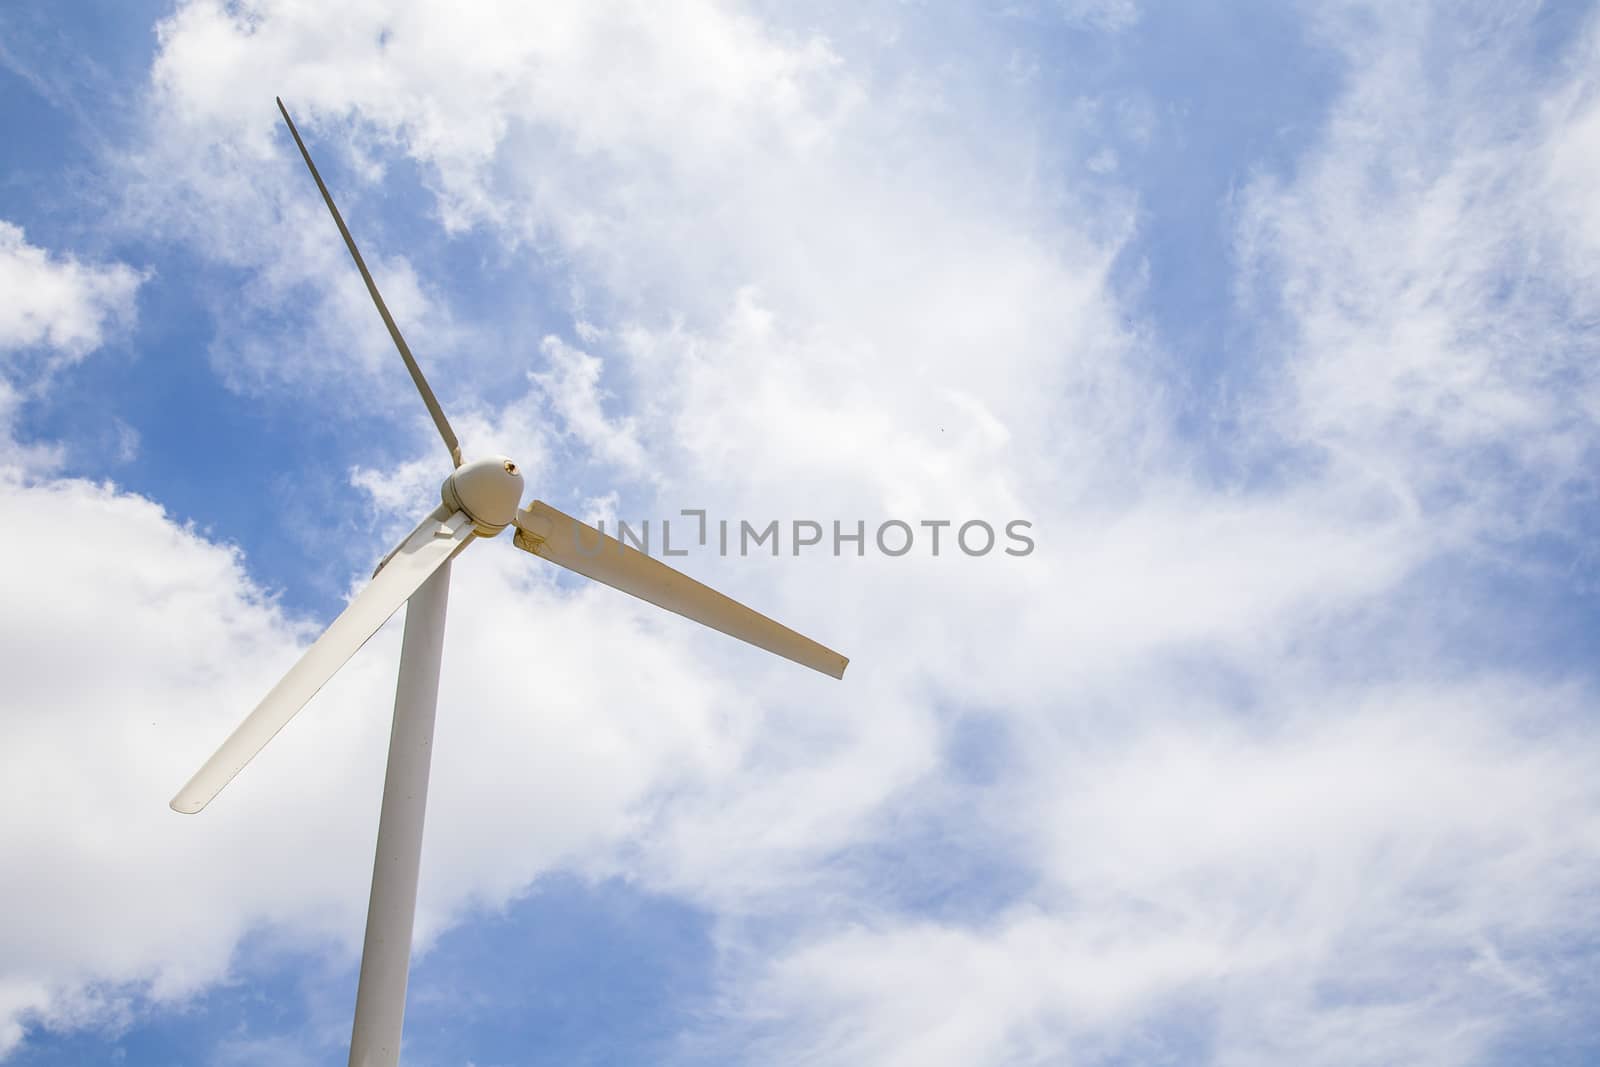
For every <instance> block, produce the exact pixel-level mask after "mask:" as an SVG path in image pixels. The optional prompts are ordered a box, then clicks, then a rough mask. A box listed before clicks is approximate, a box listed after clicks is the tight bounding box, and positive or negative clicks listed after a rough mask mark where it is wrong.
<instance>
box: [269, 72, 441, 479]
mask: <svg viewBox="0 0 1600 1067" xmlns="http://www.w3.org/2000/svg"><path fill="white" fill-rule="evenodd" d="M274 99H276V100H277V101H278V110H279V111H281V112H283V121H284V122H286V123H288V124H289V133H290V134H292V135H293V136H294V143H295V144H297V145H299V146H300V155H301V156H303V157H304V158H305V161H306V166H307V167H309V168H310V169H311V177H312V178H314V179H316V182H317V188H318V189H320V190H321V191H322V199H323V202H324V203H326V204H327V205H328V211H329V213H330V214H332V215H333V221H334V223H335V224H336V225H337V226H338V227H339V233H340V234H341V235H342V236H343V237H344V244H345V247H346V248H348V249H350V258H351V259H353V260H355V261H356V269H357V270H359V271H360V272H361V280H362V281H364V282H366V283H367V292H369V293H371V294H372V302H373V303H374V304H376V305H378V314H379V315H381V316H383V324H384V325H385V326H387V327H389V336H390V337H392V338H394V346H395V347H396V348H398V349H399V350H400V358H401V359H403V360H405V361H406V370H408V371H410V372H411V380H412V381H413V382H416V383H417V392H419V393H421V394H422V402H423V403H424V404H426V405H428V414H429V415H432V416H433V424H434V425H435V426H437V427H438V428H439V436H440V437H443V438H444V443H445V447H446V448H448V449H450V461H451V462H452V463H454V464H455V465H456V466H457V467H459V466H461V442H460V441H458V440H456V432H455V431H454V430H452V429H451V428H450V421H449V420H448V419H446V418H445V417H444V409H443V408H441V407H440V406H439V400H438V398H437V397H435V396H434V395H433V390H432V389H431V388H429V387H428V379H426V378H424V377H423V376H422V368H421V367H419V366H417V360H416V357H414V356H413V355H412V354H411V348H410V347H409V346H408V345H407V344H406V339H405V338H404V337H401V336H400V327H398V326H396V325H395V324H394V316H392V315H390V314H389V306H388V305H387V304H385V303H384V302H383V296H382V295H381V294H379V292H378V285H377V283H376V282H374V281H373V280H372V272H371V271H369V270H367V264H366V261H365V260H363V259H362V258H361V250H360V249H358V248H357V247H356V239H355V238H354V237H351V236H350V228H349V227H348V226H346V225H345V224H344V217H343V216H342V215H340V214H339V209H338V208H337V207H336V206H334V203H333V196H332V194H330V193H329V192H328V187H327V186H326V185H325V184H323V181H322V175H320V174H318V173H317V165H316V164H315V163H313V162H311V153H310V152H308V151H307V150H306V143H305V142H304V141H302V140H301V139H300V131H299V130H297V129H295V128H294V119H291V118H290V117H289V109H288V108H286V107H284V106H283V100H282V99H281V98H277V97H274Z"/></svg>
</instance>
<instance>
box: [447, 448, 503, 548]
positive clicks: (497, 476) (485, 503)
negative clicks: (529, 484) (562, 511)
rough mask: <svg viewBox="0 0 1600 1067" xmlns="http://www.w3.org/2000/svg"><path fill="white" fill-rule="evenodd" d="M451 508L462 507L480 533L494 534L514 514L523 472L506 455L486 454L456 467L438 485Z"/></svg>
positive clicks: (482, 535)
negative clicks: (441, 483) (442, 482)
mask: <svg viewBox="0 0 1600 1067" xmlns="http://www.w3.org/2000/svg"><path fill="white" fill-rule="evenodd" d="M439 496H440V497H441V498H442V499H443V500H444V504H445V507H447V508H449V509H450V510H451V511H464V512H466V514H467V518H469V519H471V520H472V525H473V528H474V529H475V530H476V531H477V532H478V536H480V537H493V536H495V535H496V534H498V533H499V532H500V531H501V530H504V529H505V528H506V527H507V526H510V525H511V523H512V521H513V520H514V519H515V518H516V516H517V507H518V505H520V504H521V503H522V474H521V472H519V471H518V470H517V465H516V464H515V463H513V462H512V461H511V460H509V459H507V458H506V457H505V456H488V457H485V458H484V459H475V460H473V461H472V462H471V463H465V464H462V465H461V466H460V467H457V468H456V469H455V471H454V473H452V474H451V475H450V477H448V478H446V479H445V480H444V484H443V485H441V486H440V487H439Z"/></svg>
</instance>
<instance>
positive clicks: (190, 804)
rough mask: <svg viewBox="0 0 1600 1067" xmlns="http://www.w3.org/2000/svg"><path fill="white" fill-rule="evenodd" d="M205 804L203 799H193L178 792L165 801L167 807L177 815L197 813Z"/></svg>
mask: <svg viewBox="0 0 1600 1067" xmlns="http://www.w3.org/2000/svg"><path fill="white" fill-rule="evenodd" d="M205 806H206V802H205V801H203V800H194V799H192V798H190V797H186V796H184V795H183V794H182V793H179V794H178V795H177V796H175V797H173V798H172V799H171V800H170V801H168V803H167V807H169V808H171V809H172V810H173V811H175V812H177V813H178V814H179V815H197V814H199V813H200V810H201V809H202V808H204V807H205Z"/></svg>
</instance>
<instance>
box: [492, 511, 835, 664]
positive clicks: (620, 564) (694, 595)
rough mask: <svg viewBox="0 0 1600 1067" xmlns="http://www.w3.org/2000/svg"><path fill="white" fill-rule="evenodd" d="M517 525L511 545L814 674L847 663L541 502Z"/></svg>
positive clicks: (521, 516) (520, 517) (522, 514)
mask: <svg viewBox="0 0 1600 1067" xmlns="http://www.w3.org/2000/svg"><path fill="white" fill-rule="evenodd" d="M516 524H517V533H516V537H515V539H514V540H515V542H516V545H517V547H518V548H522V549H525V550H527V551H529V552H532V553H533V554H534V555H536V556H538V557H540V558H541V559H547V560H549V561H550V562H551V563H554V564H556V565H557V566H559V567H565V568H567V569H568V570H570V571H577V572H578V573H579V574H581V575H583V576H584V577H586V578H593V579H594V580H595V581H597V582H600V583H601V584H603V585H609V586H610V587H611V588H613V589H620V590H622V591H623V592H624V593H627V594H629V595H630V596H636V597H638V598H639V599H640V600H646V601H649V602H650V603H652V604H654V605H656V607H659V608H666V609H667V610H668V611H671V612H676V613H677V614H679V615H682V616H683V617H684V618H686V619H693V620H694V621H695V622H698V623H700V624H701V625H704V626H709V627H711V628H712V629H713V630H721V631H722V632H723V633H725V634H727V635H728V636H729V637H737V638H738V639H739V640H741V641H747V642H749V643H750V644H752V645H755V646H756V647H757V648H764V649H766V650H767V651H768V652H772V653H776V654H777V655H779V656H782V657H783V658H784V659H788V660H793V661H794V662H796V663H798V664H800V665H802V666H805V667H810V668H811V669H812V670H814V671H821V672H822V673H823V674H826V675H829V676H831V677H834V678H843V677H844V669H845V667H846V666H848V665H849V663H850V661H849V660H848V659H846V658H845V657H844V656H841V655H839V653H837V652H835V651H833V649H831V648H825V647H823V646H822V645H819V644H817V642H815V641H813V640H811V638H809V637H806V636H805V635H803V634H797V633H795V632H794V631H793V630H791V629H789V628H788V627H787V626H784V625H782V624H781V623H777V622H774V621H773V620H771V619H769V618H767V617H766V616H765V615H763V614H761V613H760V612H758V611H755V610H753V609H751V608H747V607H745V606H744V605H743V604H741V603H739V602H738V601H737V600H734V599H732V598H730V597H726V596H724V595H722V594H721V593H719V592H717V591H716V590H715V589H712V588H710V587H709V586H705V585H701V584H700V583H699V582H697V581H695V580H694V579H693V578H690V577H689V576H688V575H686V574H682V573H680V572H678V571H675V570H673V569H672V568H671V567H669V566H667V565H666V564H665V563H662V562H661V561H660V560H657V559H652V558H651V557H649V556H647V555H645V554H644V553H643V552H640V551H639V550H638V549H636V548H633V547H631V546H629V545H625V544H623V543H622V542H621V541H619V540H617V539H616V538H615V537H608V536H606V535H605V534H603V533H601V532H600V531H599V530H597V529H595V528H594V527H593V526H590V525H588V524H587V523H583V522H579V521H578V520H577V519H574V518H573V517H572V516H570V515H566V514H563V513H562V512H560V511H557V510H556V509H555V508H553V507H551V506H550V505H549V504H546V503H544V502H543V501H542V500H535V501H534V502H533V503H531V504H529V505H528V506H527V507H525V508H523V509H522V510H521V511H519V512H518V513H517V518H516ZM580 538H581V539H580Z"/></svg>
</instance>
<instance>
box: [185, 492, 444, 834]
mask: <svg viewBox="0 0 1600 1067" xmlns="http://www.w3.org/2000/svg"><path fill="white" fill-rule="evenodd" d="M472 535H473V526H472V521H471V520H470V519H468V518H467V516H466V514H465V513H464V512H460V511H456V512H447V511H446V510H445V508H444V507H443V506H441V507H440V508H438V509H437V510H436V511H435V512H434V513H433V514H432V515H431V516H429V519H428V520H425V521H424V522H423V523H422V525H421V526H418V527H417V528H416V530H414V531H412V533H411V535H410V536H409V537H407V538H406V539H405V541H404V542H403V543H402V544H401V546H400V548H399V550H398V551H397V552H395V553H394V555H393V557H392V558H391V559H390V560H389V562H388V563H387V564H386V565H385V566H384V567H383V569H382V570H380V571H379V572H378V574H377V576H376V577H374V578H373V579H372V581H371V582H370V583H369V584H368V585H367V587H366V588H365V589H363V590H362V591H361V592H360V593H359V594H358V595H357V596H356V598H355V599H354V600H352V601H351V602H350V606H349V607H347V608H345V609H344V611H343V613H341V614H340V616H339V617H338V618H337V619H334V620H333V625H331V626H329V627H328V628H327V630H325V631H324V632H323V634H322V636H321V637H319V638H317V639H316V641H315V642H314V643H313V644H312V645H311V647H310V648H308V649H306V651H305V654H304V655H303V656H301V657H300V661H299V662H298V663H296V664H295V665H294V666H293V667H290V668H289V673H288V674H286V675H284V676H283V678H282V680H281V681H279V682H278V684H277V685H275V686H273V687H272V691H271V692H270V693H268V694H267V695H266V698H265V699H263V700H262V701H261V703H260V704H258V705H256V709H255V710H254V711H252V712H251V713H250V714H249V715H248V716H247V717H246V718H245V720H244V722H242V723H240V724H239V726H238V728H237V729H235V730H234V731H233V733H232V734H231V735H229V737H228V739H227V740H226V741H224V742H223V743H222V747H221V748H219V749H217V751H216V753H215V754H214V755H213V756H212V757H211V758H210V759H208V760H206V762H205V766H203V767H201V768H200V769H199V770H198V771H196V772H195V775H194V777H193V778H191V779H189V784H188V785H186V786H184V787H183V789H182V790H180V791H179V792H178V795H177V796H175V797H173V798H172V810H173V811H180V812H183V813H185V814H189V815H192V814H194V813H195V812H197V811H199V810H200V809H201V808H203V807H205V806H206V805H207V804H209V803H211V798H213V797H215V796H216V795H217V794H218V793H219V792H221V791H222V787H223V786H225V785H227V784H228V783H229V782H231V781H232V780H233V776H234V775H236V774H238V773H239V772H240V771H241V770H243V769H244V765H245V764H247V763H249V762H250V760H251V759H253V758H254V757H255V754H256V753H257V752H260V751H261V749H262V748H264V747H265V746H266V743H267V742H268V741H271V740H272V738H273V736H274V735H276V734H277V732H278V731H279V730H281V729H283V727H284V726H285V724H287V723H288V721H289V720H290V719H292V718H294V716H295V714H296V713H297V712H298V711H299V710H300V709H301V708H302V707H304V706H305V704H306V701H308V700H310V699H311V698H312V696H313V695H315V694H316V692H317V690H319V689H321V688H322V686H323V683H325V682H326V681H327V680H328V679H329V678H332V677H333V675H334V673H335V672H336V671H338V669H339V668H340V667H342V666H344V664H345V662H346V661H347V660H348V659H349V658H350V657H351V656H353V655H355V653H356V650H357V649H358V648H360V647H361V646H362V645H364V644H366V643H367V639H368V638H369V637H371V636H372V635H373V634H375V633H377V632H378V627H380V626H382V625H383V624H384V623H385V622H387V621H388V619H389V616H391V615H393V614H394V613H395V611H396V610H397V609H398V608H399V607H400V605H401V604H404V603H405V602H406V600H407V599H408V598H409V597H410V596H411V594H412V593H414V592H416V591H417V587H418V586H420V585H421V584H422V583H423V582H425V581H427V579H428V576H429V575H430V574H432V573H433V572H434V571H436V570H438V569H439V568H440V567H441V566H442V565H443V564H444V562H445V561H446V560H448V559H450V558H451V557H452V556H454V555H455V554H456V553H457V552H459V551H460V550H461V549H462V548H463V547H465V546H466V544H467V542H468V541H470V540H471V539H472Z"/></svg>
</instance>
